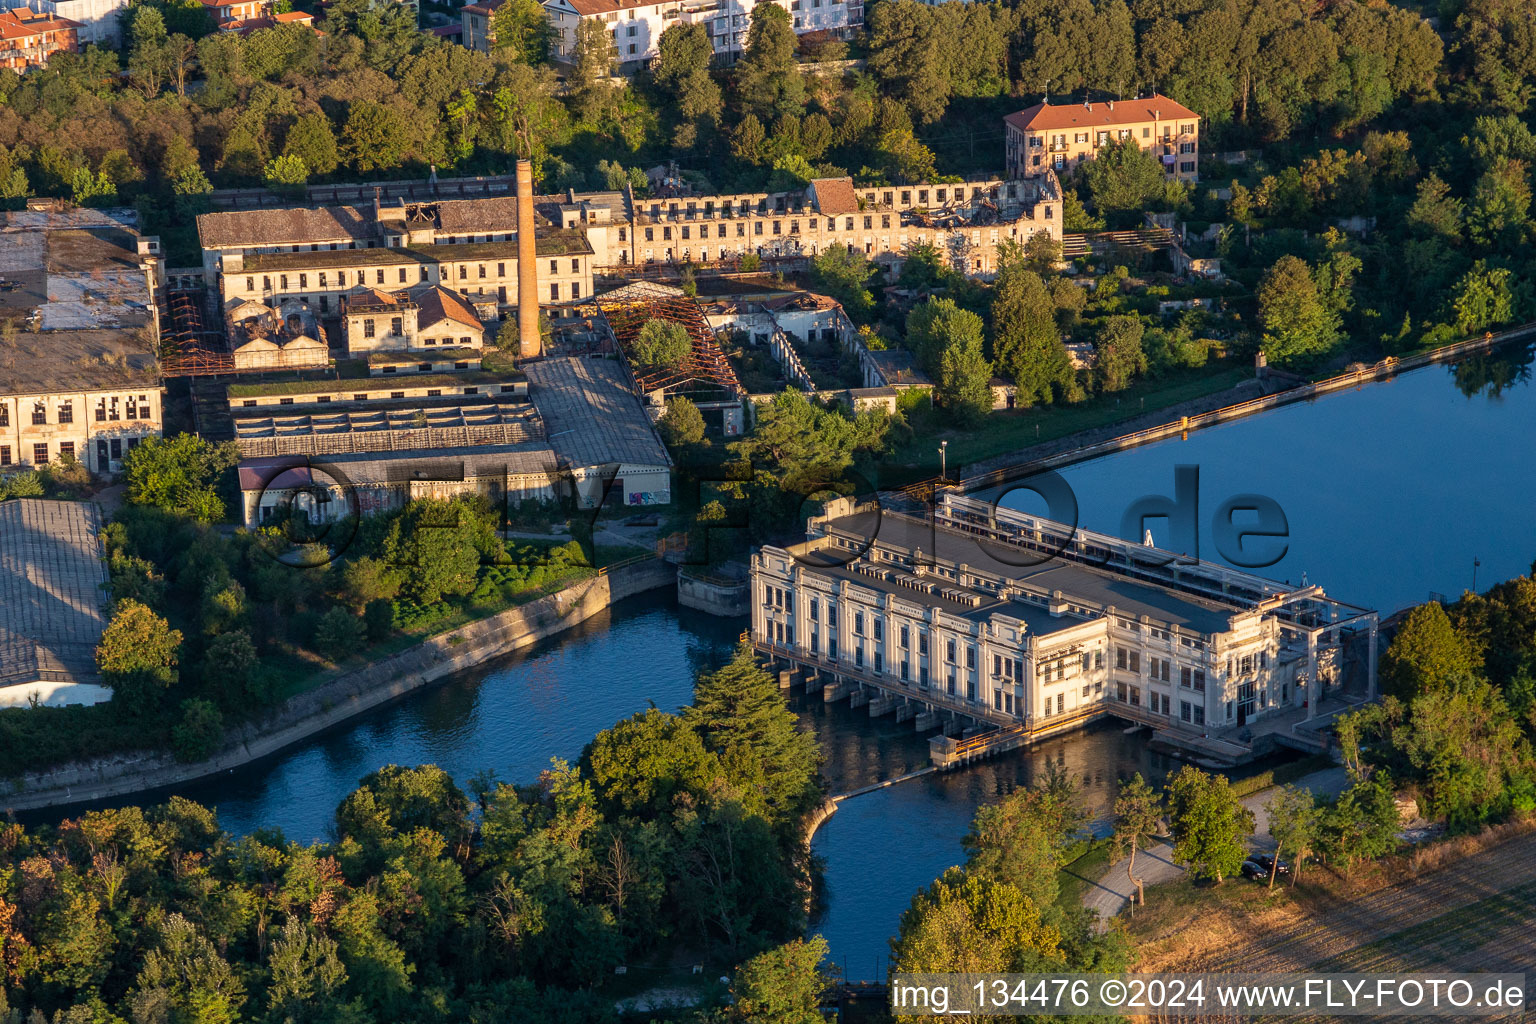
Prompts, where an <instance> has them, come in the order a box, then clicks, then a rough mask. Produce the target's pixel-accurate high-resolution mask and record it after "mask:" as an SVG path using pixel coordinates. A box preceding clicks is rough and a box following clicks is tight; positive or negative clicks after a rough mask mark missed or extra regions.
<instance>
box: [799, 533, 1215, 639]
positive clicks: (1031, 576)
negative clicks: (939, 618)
mask: <svg viewBox="0 0 1536 1024" xmlns="http://www.w3.org/2000/svg"><path fill="white" fill-rule="evenodd" d="M827 526H828V529H830V530H835V531H837V532H839V533H841V534H843V535H845V536H849V537H857V538H864V539H868V538H870V537H871V534H872V533H873V536H874V540H875V541H876V543H878V544H891V545H895V546H897V547H901V548H906V549H908V550H912V549H921V550H922V551H923V553H924V554H925V555H933V556H934V557H935V558H937V559H938V561H940V562H943V563H952V564H959V563H962V562H963V563H965V564H966V565H967V566H969V567H970V568H972V569H974V570H976V571H977V572H981V573H987V574H990V575H994V576H1001V577H1005V578H1007V579H1011V580H1014V581H1015V582H1017V583H1019V584H1021V585H1024V586H1028V587H1031V588H1033V589H1036V590H1043V591H1044V592H1046V593H1050V592H1051V591H1053V590H1059V591H1061V593H1062V596H1063V597H1064V598H1065V599H1066V600H1067V601H1077V602H1080V603H1082V604H1084V605H1086V606H1089V607H1093V608H1101V607H1109V606H1113V607H1114V609H1115V611H1116V612H1117V613H1118V614H1121V615H1124V616H1127V617H1128V618H1133V619H1134V618H1140V617H1141V616H1142V615H1147V616H1150V617H1151V618H1152V619H1154V620H1156V621H1158V622H1160V623H1170V624H1172V625H1176V626H1178V627H1180V628H1181V629H1188V630H1192V631H1195V632H1200V633H1207V634H1209V633H1221V632H1225V631H1226V630H1227V628H1228V619H1229V617H1230V616H1232V615H1234V614H1238V613H1240V612H1243V611H1244V610H1245V609H1244V608H1242V607H1240V606H1238V605H1236V604H1233V605H1229V606H1223V605H1220V604H1217V603H1216V602H1214V601H1204V600H1201V599H1199V598H1196V597H1193V596H1191V595H1188V594H1183V593H1180V592H1178V591H1176V590H1169V589H1166V588H1163V587H1159V586H1155V585H1153V584H1150V583H1143V582H1140V581H1139V580H1132V579H1129V578H1127V577H1125V576H1121V575H1119V574H1118V573H1114V572H1109V571H1107V570H1102V569H1095V568H1093V567H1091V566H1087V565H1084V564H1082V563H1080V562H1072V561H1068V560H1066V559H1063V558H1051V559H1047V560H1044V561H1040V558H1041V556H1040V555H1039V553H1038V552H1034V551H1028V550H1026V549H1023V548H1017V549H1015V550H1017V551H1018V553H1019V557H1018V560H1017V564H1015V563H1013V562H1010V561H1005V560H1004V559H1003V558H999V557H998V555H1002V554H1005V553H1006V552H1007V551H1008V549H1009V545H1007V544H1005V543H1003V542H1000V541H994V540H983V539H982V538H979V537H976V536H973V535H971V534H967V533H962V532H960V531H958V530H951V529H948V528H945V527H942V526H937V525H935V524H932V523H929V522H925V521H923V520H920V519H917V518H914V517H912V516H908V515H903V514H901V513H895V512H885V513H883V514H877V513H874V512H860V513H858V514H856V515H851V516H844V517H842V518H840V519H834V520H832V521H831V522H830V523H828V524H827ZM853 575H854V576H855V577H856V578H857V579H858V580H860V581H865V580H868V582H869V583H871V584H873V583H875V582H877V581H875V580H873V579H870V578H869V577H866V576H863V575H861V574H858V573H855V574H853ZM903 590H904V588H897V592H902V591H903ZM905 592H906V593H910V594H912V596H913V597H914V598H919V597H921V599H922V600H923V601H924V602H925V603H928V602H932V601H935V600H937V599H936V598H934V597H932V596H922V595H918V594H916V593H915V592H912V591H905ZM983 607H984V608H985V606H983ZM1007 607H1008V609H1009V610H1008V614H1017V615H1018V617H1019V618H1023V619H1025V621H1026V622H1028V621H1029V620H1028V618H1027V617H1026V616H1025V615H1023V614H1019V613H1018V612H1016V611H1014V609H1020V610H1024V609H1027V608H1028V606H1027V605H1024V604H1022V603H1020V602H1016V601H1015V602H1009V603H1008V606H1007ZM993 610H1002V609H993ZM970 612H971V610H970V609H966V610H965V611H964V612H956V613H955V614H970ZM1041 614H1042V615H1044V616H1045V619H1046V621H1047V622H1049V623H1055V624H1056V625H1054V626H1041V627H1037V626H1035V625H1034V624H1033V623H1031V625H1030V628H1031V629H1038V630H1039V631H1040V632H1042V633H1045V632H1052V631H1054V630H1056V629H1063V628H1065V627H1066V625H1067V622H1066V620H1064V619H1061V618H1051V617H1050V615H1049V613H1046V612H1043V611H1042V612H1041Z"/></svg>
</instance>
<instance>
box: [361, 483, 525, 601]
mask: <svg viewBox="0 0 1536 1024" xmlns="http://www.w3.org/2000/svg"><path fill="white" fill-rule="evenodd" d="M495 526H496V524H495V518H494V516H493V515H489V514H487V513H486V512H485V511H484V510H481V509H479V508H477V507H475V506H474V505H472V504H468V503H465V502H463V501H453V502H445V501H434V500H420V501H413V502H411V503H410V504H409V505H408V506H406V508H405V510H404V511H403V512H402V513H401V514H400V515H399V516H397V517H396V518H395V519H394V520H393V521H392V522H391V523H390V525H389V529H388V532H387V533H386V534H385V538H384V543H383V551H384V557H385V559H386V561H388V562H389V563H390V564H391V565H393V566H395V567H396V568H398V569H399V570H400V572H401V576H402V586H401V590H402V592H403V593H404V594H405V596H406V597H408V598H410V599H411V600H413V601H415V602H417V603H418V604H422V605H429V604H434V603H436V602H437V601H440V600H442V599H443V598H444V597H454V596H460V595H463V594H468V593H470V592H471V591H472V590H474V588H475V582H476V578H477V575H478V572H479V568H480V563H481V562H482V561H495V560H497V559H498V558H499V557H500V556H501V553H502V551H501V544H500V541H499V540H497V539H496V535H495Z"/></svg>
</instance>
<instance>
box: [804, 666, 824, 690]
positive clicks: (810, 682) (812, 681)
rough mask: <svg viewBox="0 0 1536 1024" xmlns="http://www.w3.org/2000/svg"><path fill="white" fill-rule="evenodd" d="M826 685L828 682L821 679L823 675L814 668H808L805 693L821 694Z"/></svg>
mask: <svg viewBox="0 0 1536 1024" xmlns="http://www.w3.org/2000/svg"><path fill="white" fill-rule="evenodd" d="M825 683H826V680H825V679H823V678H822V677H821V673H820V672H818V671H816V670H815V669H813V668H808V669H806V670H805V692H806V693H820V692H821V688H822V686H823V685H825Z"/></svg>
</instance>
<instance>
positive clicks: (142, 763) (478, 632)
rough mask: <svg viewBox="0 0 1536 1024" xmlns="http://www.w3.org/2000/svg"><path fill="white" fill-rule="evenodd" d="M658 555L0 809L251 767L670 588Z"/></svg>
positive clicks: (43, 782)
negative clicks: (630, 600)
mask: <svg viewBox="0 0 1536 1024" xmlns="http://www.w3.org/2000/svg"><path fill="white" fill-rule="evenodd" d="M676 577H677V570H676V568H675V567H674V566H672V565H670V564H668V563H666V562H663V561H661V560H659V559H646V560H643V561H640V562H636V563H632V564H627V565H624V566H621V567H619V568H616V569H614V570H613V571H611V572H604V573H603V574H601V575H599V576H596V577H593V578H591V579H585V580H580V581H578V582H576V583H574V584H572V585H571V586H569V587H566V588H564V589H563V590H560V591H557V592H556V593H553V594H550V595H548V596H546V597H541V598H539V599H537V600H534V601H530V602H528V603H527V604H525V605H522V606H520V607H517V608H512V609H509V610H507V611H504V612H501V613H499V614H497V615H492V616H490V617H488V618H485V619H481V620H479V621H477V622H472V623H469V624H468V625H465V626H461V627H459V628H458V629H454V630H449V631H447V632H445V633H441V634H439V635H437V636H434V637H431V638H429V639H427V640H424V641H422V642H421V643H419V644H416V645H415V646H413V647H410V648H408V649H406V650H404V651H401V652H400V653H398V654H394V655H391V656H390V657H388V658H383V659H381V660H379V661H375V662H371V663H369V664H367V665H364V666H361V667H359V668H356V669H352V670H350V671H347V672H344V673H342V674H341V675H339V676H337V677H336V678H335V679H332V680H331V681H329V682H327V683H324V684H323V685H321V686H318V687H316V688H315V689H313V690H310V691H308V692H306V693H303V694H300V695H299V696H297V697H294V698H293V699H292V700H290V701H288V702H287V703H286V704H285V705H283V706H282V707H281V708H280V709H278V710H277V711H276V712H275V713H274V714H273V715H272V716H271V717H270V718H268V719H267V720H266V721H264V722H255V723H250V724H248V725H245V726H242V727H241V728H239V729H237V730H232V731H231V733H230V736H229V739H230V742H229V744H228V745H227V746H225V747H224V749H223V750H221V751H219V753H218V754H216V755H214V756H213V757H212V758H210V759H209V760H207V761H200V762H198V763H196V764H179V763H177V762H176V761H174V760H173V759H172V758H170V757H169V756H167V755H165V754H151V753H140V754H128V755H123V756H121V757H117V758H112V759H105V760H101V761H94V762H91V763H89V764H73V765H65V766H63V767H60V768H56V769H53V770H51V771H47V772H39V773H33V774H28V775H24V776H22V777H21V778H19V779H15V780H11V781H10V782H8V783H0V786H6V787H8V788H7V789H0V808H4V809H7V810H14V811H28V810H37V809H40V808H44V807H56V806H62V805H66V804H74V803H85V802H90V801H95V800H106V799H111V798H115V797H121V796H127V795H129V794H132V793H139V792H143V791H146V790H153V789H161V788H164V787H167V786H178V785H182V784H184V783H187V782H192V781H194V780H196V779H201V778H206V777H208V776H210V775H216V774H218V773H220V772H225V771H229V770H231V769H233V768H238V767H241V766H243V765H246V764H249V763H250V762H252V761H255V760H257V759H259V758H263V757H268V756H270V755H272V754H276V753H278V752H279V751H281V750H283V749H285V748H287V747H290V746H293V745H294V744H296V743H299V742H301V741H303V740H306V739H309V738H310V737H312V736H314V735H315V734H317V733H320V732H323V731H325V730H326V729H329V728H331V727H333V726H336V725H340V724H341V723H343V722H345V721H347V720H348V719H349V718H352V717H353V716H355V715H359V714H361V713H363V712H365V711H369V710H371V709H373V708H376V707H379V706H380V705H383V704H387V703H389V702H390V701H392V700H395V699H396V698H399V697H402V696H404V695H405V694H407V693H410V692H411V691H413V690H417V689H420V688H421V687H423V686H427V685H428V684H430V683H433V682H436V681H437V680H439V679H443V678H445V677H447V676H450V675H453V674H454V673H456V672H462V671H463V670H465V669H467V668H472V667H474V666H476V665H479V664H481V663H483V662H486V661H489V660H491V659H492V658H496V657H498V656H500V655H503V654H508V653H510V652H512V651H516V650H519V649H521V648H523V647H527V646H529V645H531V644H534V643H536V642H538V641H539V640H542V639H544V638H546V637H550V636H554V635H555V634H557V633H559V632H561V631H563V630H566V629H569V628H571V627H572V626H575V625H577V624H579V623H582V622H585V621H586V620H587V619H588V618H590V617H592V616H593V615H595V614H597V613H599V612H602V611H604V610H606V609H607V608H608V607H609V606H610V605H611V604H613V603H614V602H616V601H621V600H623V599H624V598H626V597H632V596H634V595H635V594H640V593H644V592H645V591H649V590H658V589H660V588H662V587H672V586H675V585H676Z"/></svg>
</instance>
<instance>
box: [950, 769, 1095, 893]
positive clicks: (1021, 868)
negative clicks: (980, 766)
mask: <svg viewBox="0 0 1536 1024" xmlns="http://www.w3.org/2000/svg"><path fill="white" fill-rule="evenodd" d="M1077 797H1078V790H1077V788H1076V787H1075V786H1074V785H1073V784H1072V783H1071V782H1070V781H1069V780H1067V779H1066V778H1065V777H1064V776H1051V777H1050V778H1048V779H1046V780H1045V781H1044V783H1043V784H1036V785H1032V786H1027V787H1020V788H1019V789H1016V790H1014V791H1013V792H1012V793H1010V794H1008V795H1007V796H1005V797H1004V798H1003V799H1001V800H999V801H997V802H996V803H991V804H985V805H983V806H982V807H980V808H978V809H977V811H976V814H975V816H974V817H973V818H972V819H971V828H970V831H969V832H968V833H966V835H965V836H964V837H963V838H962V839H961V840H960V844H961V846H963V847H964V848H965V850H966V864H965V870H966V872H967V873H968V874H970V875H973V876H976V877H979V878H988V879H992V880H993V881H998V882H1007V883H1009V884H1011V885H1014V886H1016V887H1017V888H1018V889H1019V891H1020V892H1021V893H1023V895H1024V897H1025V898H1026V899H1027V900H1029V902H1030V903H1032V904H1033V905H1034V906H1037V907H1049V906H1051V905H1053V904H1054V903H1055V902H1056V897H1057V893H1058V886H1057V877H1058V871H1059V870H1060V868H1061V867H1063V866H1064V865H1065V863H1066V861H1067V857H1068V856H1069V854H1070V851H1071V850H1072V849H1073V846H1074V844H1075V843H1076V842H1077V841H1078V839H1079V838H1080V832H1081V830H1082V826H1083V824H1084V822H1085V820H1086V815H1084V813H1083V811H1082V809H1081V808H1080V807H1079V806H1078V800H1077Z"/></svg>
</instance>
